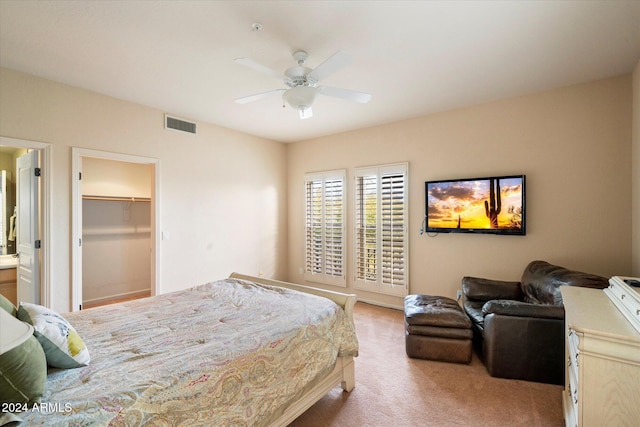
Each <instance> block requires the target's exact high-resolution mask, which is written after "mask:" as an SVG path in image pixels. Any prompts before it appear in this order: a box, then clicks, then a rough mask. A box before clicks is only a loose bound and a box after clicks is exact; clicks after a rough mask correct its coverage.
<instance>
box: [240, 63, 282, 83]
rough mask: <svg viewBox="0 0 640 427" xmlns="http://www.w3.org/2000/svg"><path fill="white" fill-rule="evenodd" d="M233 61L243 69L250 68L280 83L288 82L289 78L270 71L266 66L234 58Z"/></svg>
mask: <svg viewBox="0 0 640 427" xmlns="http://www.w3.org/2000/svg"><path fill="white" fill-rule="evenodd" d="M235 61H236V62H237V63H238V64H241V65H244V66H245V67H249V68H252V69H254V70H256V71H258V72H260V73H263V74H267V75H269V76H271V77H275V78H276V79H278V80H282V81H287V80H289V78H288V77H287V76H285V75H284V74H282V73H280V72H278V71H276V70H272V69H271V68H269V67H266V66H264V65H262V64H258V63H257V62H255V61H252V60H251V59H249V58H236V59H235Z"/></svg>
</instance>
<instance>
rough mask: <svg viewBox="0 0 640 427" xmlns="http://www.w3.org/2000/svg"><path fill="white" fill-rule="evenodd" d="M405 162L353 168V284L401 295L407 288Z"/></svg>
mask: <svg viewBox="0 0 640 427" xmlns="http://www.w3.org/2000/svg"><path fill="white" fill-rule="evenodd" d="M407 175H408V165H407V164H406V163H404V164H397V165H385V166H377V167H369V168H358V169H356V170H355V180H356V185H355V192H356V196H355V205H356V206H355V234H354V244H355V255H354V259H355V263H356V266H355V270H356V271H355V276H356V280H355V286H356V287H357V288H359V289H366V290H369V291H373V292H380V293H385V294H391V295H399V296H404V295H406V294H407V289H408V273H409V268H408V259H409V257H408V245H409V240H408V235H407V225H408V223H409V221H408V207H409V203H408V198H407V197H408V191H407V181H408V178H407Z"/></svg>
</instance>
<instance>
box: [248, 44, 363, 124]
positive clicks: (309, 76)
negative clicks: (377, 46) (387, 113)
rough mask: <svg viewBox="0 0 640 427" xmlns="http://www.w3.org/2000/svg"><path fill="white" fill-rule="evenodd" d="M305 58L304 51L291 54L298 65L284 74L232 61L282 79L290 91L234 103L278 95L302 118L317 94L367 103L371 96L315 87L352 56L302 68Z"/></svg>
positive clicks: (338, 54)
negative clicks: (314, 66) (313, 66)
mask: <svg viewBox="0 0 640 427" xmlns="http://www.w3.org/2000/svg"><path fill="white" fill-rule="evenodd" d="M308 56H309V55H308V54H307V52H305V51H303V50H299V51H296V52H294V53H293V58H294V59H295V60H296V61H297V63H298V65H297V66H293V67H290V68H287V70H286V71H285V72H284V74H283V73H280V72H278V71H275V70H272V69H271V68H269V67H266V66H264V65H261V64H258V63H257V62H254V61H252V60H251V59H248V58H236V59H235V61H236V62H237V63H238V64H242V65H244V66H247V67H249V68H252V69H254V70H256V71H259V72H261V73H264V74H267V75H270V76H272V77H275V78H277V79H278V80H282V81H283V83H284V84H285V85H287V86H288V87H289V88H288V89H274V90H270V91H268V92H262V93H257V94H255V95H249V96H244V97H242V98H237V99H236V100H235V101H236V102H237V103H238V104H246V103H248V102H252V101H257V100H259V99H263V98H267V97H269V96H271V95H275V94H277V93H281V94H282V101H283V102H285V103H287V104H289V105H290V106H291V107H292V108H295V109H296V110H298V111H299V112H300V118H301V119H307V118H309V117H311V116H312V115H313V113H312V111H311V106H312V104H313V101H314V100H315V98H316V96H317V95H318V94H320V95H327V96H333V97H335V98H342V99H347V100H349V101H355V102H360V103H363V104H364V103H367V102H369V100H370V99H371V95H370V94H368V93H364V92H356V91H354V90H349V89H341V88H337V87H331V86H318V82H320V80H323V79H325V78H327V77H328V76H330V75H331V74H333V73H335V72H336V71H338V70H340V69H342V68H343V67H345V66H346V65H348V64H349V63H350V62H351V57H350V56H349V55H347V54H346V53H344V52H342V51H338V52H336V53H334V54H333V55H331V56H330V57H329V58H327V59H326V60H325V61H324V62H323V63H322V64H320V65H318V66H317V67H316V68H314V69H311V68H309V67H305V65H304V63H305V61H306V60H307V58H308ZM283 106H284V105H283Z"/></svg>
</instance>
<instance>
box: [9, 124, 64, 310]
mask: <svg viewBox="0 0 640 427" xmlns="http://www.w3.org/2000/svg"><path fill="white" fill-rule="evenodd" d="M0 145H6V146H9V147H16V148H27V149H31V150H39V151H40V167H41V169H42V171H41V175H40V179H41V182H40V209H41V210H40V212H41V213H40V226H39V228H40V230H39V234H40V236H41V240H42V247H41V249H40V250H41V252H40V303H41V305H43V306H45V307H51V267H50V266H51V265H52V264H51V254H52V251H51V224H52V222H53V221H52V218H51V215H52V210H51V196H52V194H53V192H52V191H51V189H52V185H51V176H52V171H53V167H52V161H51V144H47V143H44V142H37V141H29V140H26V139H17V138H8V137H4V136H0Z"/></svg>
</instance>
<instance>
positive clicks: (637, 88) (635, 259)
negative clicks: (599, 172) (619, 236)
mask: <svg viewBox="0 0 640 427" xmlns="http://www.w3.org/2000/svg"><path fill="white" fill-rule="evenodd" d="M632 152H633V154H632V156H631V158H632V160H631V162H632V176H633V178H632V180H631V183H632V184H631V185H632V192H633V194H632V196H631V199H632V203H633V209H632V211H631V218H632V221H633V226H632V235H633V240H632V242H633V243H632V249H631V259H632V271H631V272H632V275H633V276H634V277H640V61H638V63H637V64H636V68H635V70H634V72H633V143H632Z"/></svg>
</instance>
